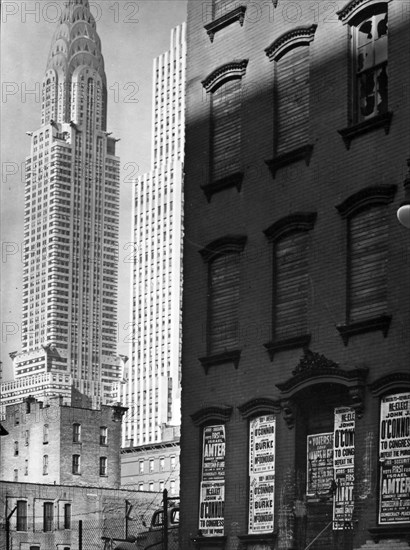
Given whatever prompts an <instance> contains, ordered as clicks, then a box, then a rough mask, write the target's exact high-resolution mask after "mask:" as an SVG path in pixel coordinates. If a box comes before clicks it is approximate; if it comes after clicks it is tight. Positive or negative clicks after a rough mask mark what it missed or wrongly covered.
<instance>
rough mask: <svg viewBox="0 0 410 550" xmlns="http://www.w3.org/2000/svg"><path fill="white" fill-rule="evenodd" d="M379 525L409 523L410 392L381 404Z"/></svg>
mask: <svg viewBox="0 0 410 550" xmlns="http://www.w3.org/2000/svg"><path fill="white" fill-rule="evenodd" d="M379 453H380V463H381V467H380V507H379V523H380V524H383V525H388V524H395V525H397V524H400V523H405V522H409V521H410V393H398V394H394V395H389V396H386V397H384V398H383V399H382V401H381V405H380V447H379Z"/></svg>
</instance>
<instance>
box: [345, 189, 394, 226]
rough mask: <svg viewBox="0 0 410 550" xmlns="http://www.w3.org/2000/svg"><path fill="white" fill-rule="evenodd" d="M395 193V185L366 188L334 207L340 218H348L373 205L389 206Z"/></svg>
mask: <svg viewBox="0 0 410 550" xmlns="http://www.w3.org/2000/svg"><path fill="white" fill-rule="evenodd" d="M396 191H397V185H394V184H390V185H374V186H372V187H366V188H365V189H361V190H360V191H358V192H357V193H354V194H353V195H351V196H350V197H348V198H347V199H345V200H344V201H343V202H342V203H340V204H338V205H336V209H337V210H338V212H339V214H340V215H341V216H342V218H348V217H349V216H351V215H352V214H355V213H356V212H358V211H359V210H361V209H362V208H367V207H368V206H371V205H374V204H389V203H390V202H392V201H393V199H394V195H395V194H396Z"/></svg>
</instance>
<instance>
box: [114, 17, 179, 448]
mask: <svg viewBox="0 0 410 550" xmlns="http://www.w3.org/2000/svg"><path fill="white" fill-rule="evenodd" d="M185 55H186V42H185V23H183V24H182V25H179V26H178V27H176V28H175V29H173V30H172V32H171V46H170V50H169V51H167V52H166V53H164V54H162V55H160V56H159V57H157V58H156V59H155V60H154V69H153V77H154V78H153V98H154V99H153V120H152V125H153V140H152V163H151V166H152V169H151V171H150V172H149V173H146V174H144V175H142V176H141V177H140V178H138V180H137V182H136V184H135V188H134V199H133V208H134V211H133V214H134V222H133V223H134V230H133V241H134V242H135V245H136V250H137V251H138V252H137V253H136V255H135V258H134V264H133V266H132V306H131V310H132V311H131V316H132V317H131V321H132V327H133V339H132V340H133V341H132V344H131V351H130V364H129V368H128V369H127V370H126V376H125V378H126V380H125V381H124V384H123V385H122V387H121V389H120V391H121V401H122V404H123V405H124V406H126V407H128V409H129V410H128V413H127V414H126V416H125V418H124V421H123V446H133V445H143V444H146V443H150V442H158V441H160V440H161V427H162V426H163V425H164V424H174V425H177V424H180V354H181V353H180V352H181V350H180V347H181V294H182V234H183V229H182V222H183V220H182V215H183V151H184V108H185V96H184V88H185Z"/></svg>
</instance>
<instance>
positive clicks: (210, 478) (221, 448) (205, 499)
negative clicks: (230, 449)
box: [199, 424, 225, 537]
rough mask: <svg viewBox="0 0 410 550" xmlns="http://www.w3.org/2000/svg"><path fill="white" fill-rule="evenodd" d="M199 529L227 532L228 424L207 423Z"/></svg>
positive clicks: (219, 533)
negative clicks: (226, 461)
mask: <svg viewBox="0 0 410 550" xmlns="http://www.w3.org/2000/svg"><path fill="white" fill-rule="evenodd" d="M199 498H200V500H199V529H200V531H201V532H202V535H203V536H205V537H215V536H222V535H223V534H224V506H225V426H224V425H223V424H220V425H216V426H205V428H204V430H203V447H202V481H201V486H200V497H199Z"/></svg>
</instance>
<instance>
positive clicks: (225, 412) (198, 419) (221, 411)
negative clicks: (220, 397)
mask: <svg viewBox="0 0 410 550" xmlns="http://www.w3.org/2000/svg"><path fill="white" fill-rule="evenodd" d="M231 414H232V407H230V406H228V405H222V406H221V405H211V406H210V407H205V408H203V409H199V411H196V412H195V413H193V414H191V419H192V422H193V423H194V425H195V426H205V424H209V423H210V422H222V423H223V424H224V423H226V422H228V420H229V418H230V417H231Z"/></svg>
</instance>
